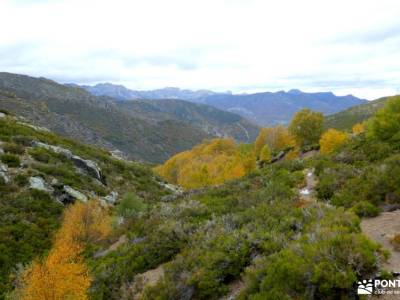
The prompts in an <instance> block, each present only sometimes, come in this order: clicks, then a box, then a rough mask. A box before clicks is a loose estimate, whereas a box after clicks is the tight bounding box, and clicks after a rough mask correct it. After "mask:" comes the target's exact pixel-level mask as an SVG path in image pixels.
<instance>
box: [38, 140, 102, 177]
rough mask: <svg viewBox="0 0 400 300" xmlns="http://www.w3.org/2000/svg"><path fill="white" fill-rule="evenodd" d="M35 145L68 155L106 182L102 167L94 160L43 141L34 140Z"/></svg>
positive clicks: (88, 172) (79, 165) (90, 173)
mask: <svg viewBox="0 0 400 300" xmlns="http://www.w3.org/2000/svg"><path fill="white" fill-rule="evenodd" d="M32 145H33V146H34V147H41V148H44V149H47V150H50V151H53V152H55V153H58V154H62V155H64V156H66V157H67V158H68V159H71V160H72V162H73V163H74V164H75V166H76V167H78V168H80V169H82V170H84V171H85V172H86V173H87V174H89V175H90V176H92V177H93V178H95V179H97V180H99V181H100V182H101V183H103V184H106V182H105V178H104V176H103V175H102V173H101V169H100V167H99V166H98V165H97V163H95V162H94V161H92V160H88V159H83V158H82V157H80V156H78V155H73V153H72V152H71V151H70V150H68V149H65V148H62V147H59V146H53V145H48V144H45V143H42V142H37V141H34V142H33V143H32Z"/></svg>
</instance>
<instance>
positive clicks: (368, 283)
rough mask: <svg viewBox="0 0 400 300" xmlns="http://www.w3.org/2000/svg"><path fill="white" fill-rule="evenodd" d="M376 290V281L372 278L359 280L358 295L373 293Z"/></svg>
mask: <svg viewBox="0 0 400 300" xmlns="http://www.w3.org/2000/svg"><path fill="white" fill-rule="evenodd" d="M373 291H374V283H373V281H372V280H371V279H369V280H365V279H364V280H362V281H359V282H357V294H358V295H372V292H373Z"/></svg>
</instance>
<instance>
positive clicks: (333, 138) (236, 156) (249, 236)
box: [0, 98, 400, 300]
mask: <svg viewBox="0 0 400 300" xmlns="http://www.w3.org/2000/svg"><path fill="white" fill-rule="evenodd" d="M399 103H400V99H399V98H393V100H391V101H390V102H389V104H388V105H387V106H386V107H385V108H384V109H383V110H382V111H380V112H379V113H377V115H376V116H375V117H373V118H372V119H370V120H369V121H367V122H366V123H365V124H363V125H360V126H357V128H355V129H354V130H353V132H352V133H350V132H347V133H343V132H339V131H336V130H328V131H326V132H325V133H324V132H323V130H322V126H323V124H322V122H321V120H320V116H319V114H315V113H313V112H310V111H303V112H300V113H299V115H300V116H303V117H302V118H300V117H297V118H295V119H294V121H293V123H292V125H293V124H297V125H293V126H294V127H295V128H297V126H299V127H300V128H303V127H302V126H312V127H313V128H316V129H317V130H318V131H319V132H320V134H319V135H315V132H314V131H312V136H304V133H305V132H307V131H304V130H301V131H296V130H287V129H285V128H283V127H280V128H273V129H264V130H263V131H262V132H261V133H260V135H259V138H258V139H257V141H256V143H255V145H236V144H235V143H234V142H233V141H231V140H227V139H217V140H211V141H207V142H205V143H203V144H201V145H199V146H198V147H196V148H194V149H193V150H191V151H188V152H184V153H181V154H180V155H178V156H176V157H173V158H172V159H171V160H170V161H169V162H168V163H167V164H165V165H163V166H162V167H159V168H158V171H159V172H160V173H161V174H162V172H165V173H164V174H162V175H164V176H165V177H166V178H168V179H170V180H171V181H172V182H177V181H178V179H179V178H181V180H182V181H181V182H180V183H182V182H183V183H184V184H188V185H186V187H188V188H190V187H200V186H202V187H203V188H202V189H197V190H188V191H187V192H185V193H183V194H179V193H178V194H175V195H168V197H161V196H163V195H165V194H166V193H165V192H164V191H163V190H162V189H161V188H160V186H159V185H157V184H156V183H155V182H153V181H151V180H150V178H151V176H153V175H149V174H151V173H147V172H150V171H148V170H147V169H145V168H144V169H143V170H145V171H143V172H144V173H142V174H143V175H138V176H135V177H134V180H133V181H131V182H130V184H131V185H132V186H134V187H135V188H132V189H131V190H129V189H128V187H127V186H126V185H125V184H122V183H121V184H120V185H119V186H118V185H116V187H115V188H118V187H119V188H120V189H121V191H124V196H123V197H121V198H120V200H119V201H118V202H117V203H116V204H115V206H114V207H112V208H110V209H109V210H103V209H100V208H99V210H97V211H98V212H99V214H101V215H97V216H96V217H95V218H90V216H89V217H88V215H90V213H89V212H95V211H96V209H97V206H96V204H95V203H97V202H88V203H86V204H75V205H74V206H72V207H71V208H70V209H68V210H67V211H66V212H65V213H64V219H63V220H64V221H63V223H62V226H61V227H60V229H59V231H58V233H57V234H56V235H53V234H51V233H50V234H49V237H48V239H47V240H46V245H45V246H43V247H45V250H43V249H37V250H36V251H35V252H34V253H33V254H32V255H31V256H30V259H33V258H34V257H35V256H38V257H39V258H38V260H36V261H35V262H34V263H33V264H32V265H31V266H29V265H28V262H29V260H28V259H26V260H24V261H22V262H23V263H24V264H25V270H26V271H25V272H20V273H16V275H15V276H16V277H15V280H14V284H15V285H16V286H17V287H18V283H20V285H19V286H22V287H23V288H22V289H21V290H22V291H25V293H27V292H26V291H28V290H29V286H30V285H31V284H33V283H34V284H35V285H36V286H38V285H39V286H41V284H40V282H41V280H44V278H46V277H43V276H36V272H35V271H33V270H35V268H37V270H41V269H43V268H44V269H45V270H46V272H47V273H46V272H45V274H49V272H48V270H49V264H48V262H49V260H52V258H53V257H54V256H53V255H54V253H57V251H56V250H57V249H59V248H58V245H59V243H60V242H59V241H60V240H63V239H64V240H68V239H69V237H70V236H71V235H69V234H70V233H71V232H72V233H74V234H75V233H79V234H77V235H74V234H73V236H79V238H78V239H77V240H78V244H77V245H78V246H79V249H78V250H77V251H74V252H73V254H72V255H73V256H72V257H69V261H68V262H67V264H66V265H64V266H63V268H62V269H63V270H65V269H69V268H70V267H73V266H74V264H77V263H78V264H79V267H80V268H82V269H81V271H82V272H80V273H79V274H81V275H82V274H84V275H85V276H83V278H82V277H79V278H76V280H73V281H74V282H75V283H76V282H79V281H80V280H82V284H81V285H80V286H79V287H80V288H77V287H76V286H73V287H71V288H70V289H69V290H71V289H73V288H74V287H75V289H76V291H77V293H79V295H81V296H80V297H78V298H81V299H85V298H86V297H88V298H90V299H219V298H220V297H222V296H224V295H226V294H229V293H230V292H231V289H232V287H233V286H236V284H237V283H238V282H239V281H242V284H241V286H240V290H239V295H238V299H241V300H244V299H249V300H250V299H252V300H254V299H355V297H356V296H355V295H354V293H355V289H354V285H355V283H356V282H357V280H359V279H364V278H373V277H374V276H378V275H380V274H384V270H382V269H381V267H382V261H384V260H385V259H386V258H387V252H386V251H384V250H383V249H382V248H381V247H380V246H379V245H377V244H375V243H374V242H372V241H370V240H368V239H367V238H366V237H365V236H364V235H363V234H362V232H361V229H360V217H369V216H374V215H377V214H378V213H379V211H380V210H384V209H386V207H387V206H390V205H396V204H399V203H400V190H399V187H400V182H399V178H400V141H399V139H398V136H397V135H398V132H399V130H398V129H399V126H400V118H399V116H398V113H399V107H400V106H399ZM386 118H390V122H386V121H385V120H386ZM393 120H394V121H393ZM0 121H1V120H0ZM306 124H308V125H306ZM310 124H311V125H310ZM0 128H1V127H0ZM289 128H290V127H289ZM6 140H7V139H6ZM281 141H285V142H281ZM7 142H8V143H16V142H15V141H14V140H13V139H12V138H9V139H8V140H7ZM62 142H63V141H60V143H62ZM286 142H287V144H286ZM64 143H66V142H65V141H64ZM20 144H22V143H20ZM317 147H321V151H320V153H319V154H317V153H316V151H312V153H314V156H309V157H308V158H306V157H307V156H306V154H307V153H309V152H308V150H309V149H316V148H317ZM11 148H13V147H11ZM28 148H29V147H28ZM255 149H258V150H259V152H258V150H257V151H256V150H255ZM17 151H18V150H17ZM81 151H83V149H81ZM87 151H94V150H90V149H88V150H87ZM14 152H15V151H14ZM23 153H25V154H21V155H22V156H24V155H28V154H29V153H30V154H29V155H31V156H32V157H33V158H34V160H35V161H36V163H37V164H39V163H40V164H50V163H52V161H57V163H60V164H61V162H59V160H57V159H56V158H55V157H54V154H51V153H47V152H43V153H42V152H37V151H34V150H33V149H26V148H25V151H24V152H23ZM27 153H28V154H27ZM281 153H283V154H284V156H283V158H282V157H281V158H280V159H275V157H276V156H280V154H281ZM289 154H290V156H289ZM303 154H304V155H303ZM14 155H18V154H14ZM21 155H19V156H21ZM287 156H289V157H290V159H287ZM101 157H104V159H110V158H107V155H106V154H104V156H101ZM21 161H23V159H22V160H21ZM98 161H99V163H100V162H101V160H100V159H99V160H98ZM244 162H245V163H244ZM115 163H116V162H113V161H112V160H111V161H110V162H109V164H111V165H112V166H114V164H115ZM120 163H121V164H122V162H120ZM102 166H103V167H106V164H104V165H102ZM124 166H125V165H124ZM129 166H130V167H129ZM129 166H126V168H127V169H128V170H129V171H126V170H125V169H124V170H125V172H135V171H137V170H136V169H130V168H134V166H133V165H132V166H131V165H129ZM238 166H239V167H240V168H245V166H246V167H248V169H245V171H243V172H241V173H240V175H237V174H239V173H237V174H236V175H237V176H236V175H235V176H232V174H235V172H234V170H236V168H238V169H240V168H239V167H238ZM249 166H250V167H249ZM31 168H32V167H31ZM110 168H111V167H110ZM113 168H114V167H112V168H111V169H110V173H111V174H113V175H114V176H118V175H117V174H118V172H120V170H119V169H118V168H119V167H116V169H115V171H113V170H114V169H113ZM134 170H135V171H134ZM112 172H115V173H112ZM125 172H124V174H125ZM202 172H203V173H202ZM310 172H313V173H314V174H315V176H316V178H317V182H316V191H315V197H314V195H311V197H309V198H307V199H306V198H304V197H303V196H302V194H301V193H300V190H301V189H302V188H304V187H305V185H306V183H307V177H306V176H308V174H309V173H310ZM61 173H62V172H61ZM63 174H64V175H63V176H64V177H66V178H68V176H66V174H65V173H63ZM146 174H147V175H146ZM204 174H206V175H207V176H205V175H204ZM146 176H149V177H148V179H147V180H148V181H146V180H144V178H146ZM168 176H170V177H168ZM142 177H143V178H142ZM238 177H240V178H238ZM110 180H116V179H115V178H114V179H110ZM135 180H136V181H138V182H140V183H141V185H139V186H140V187H142V188H143V189H144V190H140V189H139V187H138V188H136V187H137V186H136V185H135V184H138V183H137V182H136V181H135ZM143 180H144V182H142V181H143ZM185 180H187V181H185ZM14 181H15V183H14ZM111 182H113V181H111ZM135 182H136V183H135ZM185 182H186V183H185ZM18 184H21V185H23V184H24V180H23V179H16V178H15V179H14V178H13V184H12V185H10V184H3V185H2V188H4V189H6V190H7V189H10V188H15V189H18ZM86 184H88V186H90V182H87V183H86ZM75 186H76V187H77V188H78V187H79V182H78V181H77V182H76V183H75ZM156 186H157V187H156ZM80 187H82V186H80ZM7 191H8V192H7V193H10V194H13V193H14V192H10V191H9V190H7ZM32 192H33V191H29V193H32ZM107 192H108V190H107ZM39 195H41V196H44V195H46V194H45V193H39ZM16 199H17V198H16ZM48 200H50V199H48ZM50 203H53V204H54V205H55V208H54V209H55V210H56V212H54V215H53V214H51V215H49V217H48V219H49V220H52V223H51V224H49V226H50V225H51V226H53V228H56V227H57V226H58V224H59V221H58V220H59V215H60V214H61V210H62V208H60V207H59V206H57V203H55V202H50V201H49V202H46V205H50ZM90 205H94V207H90ZM13 209H15V211H17V212H19V208H18V207H13ZM22 211H23V210H22ZM74 211H75V213H73V214H72V213H71V212H74ZM83 212H86V213H83ZM47 213H48V212H47ZM7 216H8V214H7ZM24 217H25V218H28V216H24ZM46 220H47V219H46ZM82 220H83V222H82ZM88 220H89V221H88ZM90 220H94V221H98V222H103V221H104V222H105V223H101V224H99V223H96V222H90ZM20 223H21V224H22V223H23V222H22V221H21V222H20ZM81 224H85V226H84V228H85V229H87V230H81V229H82V227H81ZM92 224H96V225H95V227H92ZM65 228H69V229H68V230H67V231H66V229H65ZM93 228H95V229H96V230H97V229H101V230H100V233H99V232H97V231H96V230H94V231H93V230H91V229H93ZM40 232H41V231H40ZM49 232H54V229H52V230H49ZM81 232H85V234H84V235H83V236H81V235H80V233H81ZM392 243H393V244H397V243H398V241H397V240H396V239H393V241H392ZM51 246H52V247H51ZM10 249H11V248H10ZM48 249H50V250H49V251H48V252H46V250H48ZM58 253H60V252H58ZM9 261H10V262H13V261H12V260H9ZM61 262H63V261H61ZM69 264H72V266H70V265H69ZM12 266H13V264H12V263H10V268H11V267H12ZM55 266H57V264H55ZM55 270H57V268H56V267H55ZM18 274H25V275H20V276H17V275H18ZM39 274H42V273H41V272H39ZM56 274H58V273H57V272H56ZM150 274H151V275H150ZM55 277H57V276H55ZM21 278H22V279H21ZM149 278H151V280H150V279H149ZM21 280H22V283H21ZM6 282H9V281H6ZM8 284H9V283H8ZM48 289H51V287H48ZM18 291H19V290H18V289H17V290H16V292H18ZM50 298H51V297H50Z"/></svg>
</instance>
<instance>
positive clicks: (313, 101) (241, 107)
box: [81, 83, 366, 126]
mask: <svg viewBox="0 0 400 300" xmlns="http://www.w3.org/2000/svg"><path fill="white" fill-rule="evenodd" d="M81 87H82V88H84V89H85V90H87V91H88V92H90V93H92V94H93V95H96V96H109V97H112V98H115V99H118V100H131V99H182V100H187V101H191V102H196V103H203V104H207V105H210V106H213V107H216V108H219V109H221V110H225V111H229V112H233V113H236V114H238V115H240V116H242V117H244V118H246V119H248V120H249V121H251V122H253V123H255V124H257V125H260V126H271V125H276V124H286V123H287V122H288V121H289V120H290V119H291V118H292V116H293V114H294V113H295V112H296V111H298V110H300V109H302V108H309V109H312V110H315V111H320V112H322V113H324V114H326V115H329V114H333V113H336V112H338V111H341V110H344V109H347V108H349V107H351V106H354V105H359V104H362V103H366V100H363V99H359V98H357V97H354V96H352V95H347V96H336V95H334V94H333V93H331V92H320V93H305V92H302V91H300V90H296V89H293V90H290V91H288V92H285V91H279V92H275V93H272V92H262V93H255V94H232V93H230V92H227V93H216V92H213V91H209V90H199V91H190V90H182V89H179V88H165V89H157V90H153V91H137V90H130V89H127V88H126V87H124V86H122V85H114V84H110V83H103V84H97V85H95V86H87V85H86V86H81Z"/></svg>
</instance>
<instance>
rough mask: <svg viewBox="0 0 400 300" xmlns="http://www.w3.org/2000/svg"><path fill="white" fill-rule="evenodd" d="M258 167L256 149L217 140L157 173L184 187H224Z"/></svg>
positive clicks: (180, 156) (182, 155) (168, 163)
mask: <svg viewBox="0 0 400 300" xmlns="http://www.w3.org/2000/svg"><path fill="white" fill-rule="evenodd" d="M254 168H255V157H254V153H253V149H252V147H251V146H248V145H237V144H236V143H235V141H233V140H232V139H213V140H209V141H206V142H204V143H202V144H200V145H197V146H195V147H194V148H193V149H192V150H189V151H185V152H182V153H179V154H177V155H175V156H173V157H172V158H171V159H169V160H168V161H166V162H165V163H164V164H163V165H160V166H157V167H156V168H155V171H156V172H157V173H158V174H159V175H160V176H161V177H163V178H165V179H166V180H167V181H169V182H172V183H175V184H179V185H181V186H182V187H184V188H186V189H189V188H199V187H204V186H208V185H216V184H221V183H223V182H225V181H227V180H230V179H234V178H239V177H242V176H244V175H246V174H247V173H248V172H250V171H251V170H253V169H254Z"/></svg>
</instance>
